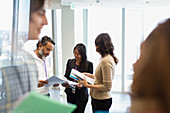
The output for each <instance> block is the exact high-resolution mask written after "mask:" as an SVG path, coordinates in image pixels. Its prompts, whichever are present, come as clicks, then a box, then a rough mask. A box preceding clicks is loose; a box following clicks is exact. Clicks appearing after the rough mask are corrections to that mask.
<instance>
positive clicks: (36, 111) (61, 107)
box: [12, 92, 76, 113]
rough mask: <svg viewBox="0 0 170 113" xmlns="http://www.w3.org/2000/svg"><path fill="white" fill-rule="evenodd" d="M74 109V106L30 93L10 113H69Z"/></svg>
mask: <svg viewBox="0 0 170 113" xmlns="http://www.w3.org/2000/svg"><path fill="white" fill-rule="evenodd" d="M74 109H76V105H74V104H64V103H60V102H57V101H55V100H52V99H50V98H49V97H47V96H44V95H42V94H38V93H36V92H31V93H30V95H29V96H28V97H27V98H26V99H24V100H23V101H22V102H21V104H20V105H18V107H17V108H16V109H15V110H14V111H13V112H12V113H71V112H73V111H74Z"/></svg>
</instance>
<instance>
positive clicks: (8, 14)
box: [0, 0, 13, 67]
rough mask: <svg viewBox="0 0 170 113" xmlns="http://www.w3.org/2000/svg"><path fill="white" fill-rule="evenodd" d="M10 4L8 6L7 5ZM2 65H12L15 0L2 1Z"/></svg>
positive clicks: (0, 32)
mask: <svg viewBox="0 0 170 113" xmlns="http://www.w3.org/2000/svg"><path fill="white" fill-rule="evenodd" d="M7 6H8V7H7ZM0 14H1V15H3V16H1V18H0V67H3V66H7V65H11V43H12V42H11V41H12V39H11V37H12V16H13V0H5V1H0Z"/></svg>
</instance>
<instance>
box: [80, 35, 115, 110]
mask: <svg viewBox="0 0 170 113" xmlns="http://www.w3.org/2000/svg"><path fill="white" fill-rule="evenodd" d="M95 46H96V52H98V53H99V54H100V55H101V59H100V62H99V64H98V66H97V67H96V70H95V75H92V74H90V73H84V74H85V75H86V76H88V77H91V78H93V79H94V80H95V82H94V85H93V84H88V83H87V81H86V78H84V80H83V81H81V80H80V84H82V85H83V86H84V87H87V88H90V96H91V100H92V101H91V104H92V110H93V113H95V112H100V111H102V112H109V109H110V107H111V105H112V97H111V94H110V93H111V88H112V80H113V77H114V74H115V67H116V64H117V63H118V59H117V58H116V57H115V55H114V52H113V51H114V46H113V44H112V41H111V38H110V36H109V34H108V33H101V34H99V35H98V36H97V38H96V39H95Z"/></svg>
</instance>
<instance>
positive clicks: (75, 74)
mask: <svg viewBox="0 0 170 113" xmlns="http://www.w3.org/2000/svg"><path fill="white" fill-rule="evenodd" d="M71 75H72V76H74V77H79V78H81V79H82V80H84V77H86V80H87V82H88V83H90V84H94V79H92V78H90V77H88V76H86V75H84V74H83V73H80V72H79V71H77V70H75V69H72V70H71Z"/></svg>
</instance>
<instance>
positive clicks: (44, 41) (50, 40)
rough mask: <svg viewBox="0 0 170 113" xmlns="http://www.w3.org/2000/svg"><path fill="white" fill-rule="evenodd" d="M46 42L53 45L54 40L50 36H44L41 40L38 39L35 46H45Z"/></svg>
mask: <svg viewBox="0 0 170 113" xmlns="http://www.w3.org/2000/svg"><path fill="white" fill-rule="evenodd" d="M48 42H51V43H52V44H53V45H55V42H54V41H53V40H52V39H51V38H50V37H48V36H44V37H42V39H41V40H39V41H38V43H37V44H36V46H37V48H38V47H39V45H40V44H42V46H45V45H46V44H47V43H48Z"/></svg>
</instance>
